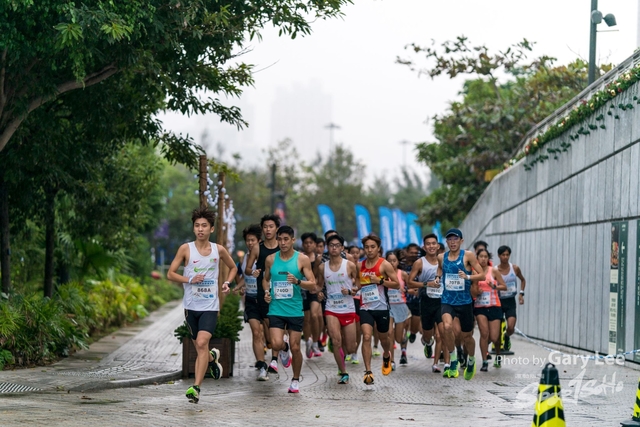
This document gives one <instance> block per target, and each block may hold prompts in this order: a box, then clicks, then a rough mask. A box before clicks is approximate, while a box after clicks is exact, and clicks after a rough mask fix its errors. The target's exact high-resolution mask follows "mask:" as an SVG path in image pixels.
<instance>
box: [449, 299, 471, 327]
mask: <svg viewBox="0 0 640 427" xmlns="http://www.w3.org/2000/svg"><path fill="white" fill-rule="evenodd" d="M445 314H449V315H451V317H453V318H456V317H457V318H458V321H459V322H460V330H461V331H462V332H472V331H473V320H474V319H473V303H469V304H465V305H449V304H442V317H444V315H445Z"/></svg>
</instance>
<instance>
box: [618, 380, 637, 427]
mask: <svg viewBox="0 0 640 427" xmlns="http://www.w3.org/2000/svg"><path fill="white" fill-rule="evenodd" d="M620 424H621V425H622V426H624V427H636V426H640V380H638V390H637V391H636V403H635V405H633V415H631V421H625V422H622V423H620Z"/></svg>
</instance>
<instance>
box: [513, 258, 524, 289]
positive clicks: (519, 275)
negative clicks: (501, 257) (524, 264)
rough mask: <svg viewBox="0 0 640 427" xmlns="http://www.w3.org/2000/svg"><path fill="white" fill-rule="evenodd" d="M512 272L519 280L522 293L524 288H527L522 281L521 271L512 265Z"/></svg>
mask: <svg viewBox="0 0 640 427" xmlns="http://www.w3.org/2000/svg"><path fill="white" fill-rule="evenodd" d="M513 271H514V272H515V273H516V276H517V277H518V279H520V290H521V291H524V288H526V287H527V281H526V280H525V279H524V276H523V275H522V271H520V267H518V266H517V265H515V264H513Z"/></svg>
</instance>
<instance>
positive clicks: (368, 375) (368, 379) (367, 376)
mask: <svg viewBox="0 0 640 427" xmlns="http://www.w3.org/2000/svg"><path fill="white" fill-rule="evenodd" d="M364 383H365V384H366V385H373V373H372V372H371V371H366V372H365V373H364Z"/></svg>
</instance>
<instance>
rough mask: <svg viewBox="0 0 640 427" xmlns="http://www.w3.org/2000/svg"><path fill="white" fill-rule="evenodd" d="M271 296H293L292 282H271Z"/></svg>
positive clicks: (280, 297)
mask: <svg viewBox="0 0 640 427" xmlns="http://www.w3.org/2000/svg"><path fill="white" fill-rule="evenodd" d="M273 296H274V298H275V299H291V298H293V283H289V282H273Z"/></svg>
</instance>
